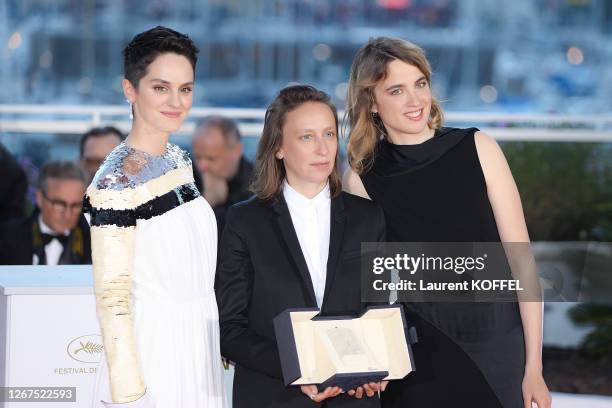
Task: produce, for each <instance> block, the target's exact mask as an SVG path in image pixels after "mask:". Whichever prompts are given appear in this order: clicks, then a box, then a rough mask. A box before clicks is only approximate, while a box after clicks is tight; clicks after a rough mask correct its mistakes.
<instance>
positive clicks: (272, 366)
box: [215, 208, 283, 379]
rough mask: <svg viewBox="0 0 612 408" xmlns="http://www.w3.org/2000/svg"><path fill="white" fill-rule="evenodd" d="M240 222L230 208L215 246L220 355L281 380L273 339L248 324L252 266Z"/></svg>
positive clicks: (278, 358)
mask: <svg viewBox="0 0 612 408" xmlns="http://www.w3.org/2000/svg"><path fill="white" fill-rule="evenodd" d="M240 225H241V223H240V222H239V220H238V219H237V215H236V212H235V209H234V208H230V210H229V211H228V213H227V217H226V224H225V229H224V231H223V234H222V236H221V242H220V245H219V248H220V254H219V263H218V266H217V275H216V278H215V294H216V296H217V305H218V307H219V325H220V327H221V333H220V334H221V354H222V355H223V356H224V357H226V358H228V359H230V360H232V361H234V362H236V363H238V364H240V365H242V366H244V367H246V368H249V369H251V370H254V371H258V372H260V373H263V374H266V375H268V376H271V377H275V378H280V379H282V378H283V375H282V370H281V364H280V357H279V355H278V349H277V346H276V342H274V341H273V340H270V339H267V338H265V337H262V336H260V335H258V334H257V333H254V332H253V331H252V330H251V329H249V327H248V323H249V322H248V314H249V307H250V299H251V293H252V286H253V266H252V264H251V260H250V255H249V248H248V247H247V245H246V243H245V242H244V240H243V238H242V236H241V233H240ZM242 225H244V224H242Z"/></svg>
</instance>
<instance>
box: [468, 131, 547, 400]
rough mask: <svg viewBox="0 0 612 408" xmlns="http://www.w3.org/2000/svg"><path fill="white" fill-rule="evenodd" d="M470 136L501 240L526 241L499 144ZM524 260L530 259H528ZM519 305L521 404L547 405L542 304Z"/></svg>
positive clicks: (518, 201) (481, 136)
mask: <svg viewBox="0 0 612 408" xmlns="http://www.w3.org/2000/svg"><path fill="white" fill-rule="evenodd" d="M474 139H475V143H476V150H477V152H478V157H479V160H480V164H481V167H482V170H483V173H484V176H485V181H486V185H487V194H488V197H489V201H490V202H491V207H492V209H493V214H494V216H495V222H496V223H497V229H498V231H499V236H500V238H501V241H502V242H523V243H527V242H529V234H528V231H527V226H526V224H525V217H524V216H523V207H522V204H521V198H520V195H519V192H518V189H517V187H516V183H515V182H514V178H513V177H512V173H511V171H510V168H509V166H508V163H507V161H506V158H505V157H504V154H503V152H502V150H501V148H500V147H499V145H498V144H497V142H496V141H495V140H494V139H492V138H491V137H490V136H488V135H487V134H485V133H483V132H477V133H476V134H475V136H474ZM524 262H527V263H530V264H531V263H532V262H531V261H530V260H529V259H527V260H524ZM525 267H527V268H528V267H530V265H526V266H525ZM519 309H520V314H521V320H522V323H523V331H524V333H525V350H526V365H525V379H524V381H523V398H524V399H525V406H526V407H527V406H528V407H531V401H532V400H534V401H535V402H536V403H537V404H538V407H539V408H546V407H550V404H551V402H550V401H551V400H550V394H549V392H548V388H547V387H546V384H545V383H544V379H543V377H542V321H543V317H542V315H543V304H542V302H519ZM527 404H528V405H527Z"/></svg>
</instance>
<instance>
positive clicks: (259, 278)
mask: <svg viewBox="0 0 612 408" xmlns="http://www.w3.org/2000/svg"><path fill="white" fill-rule="evenodd" d="M330 215H331V220H330V247H329V257H328V261H327V277H326V285H325V292H324V298H323V305H322V308H321V309H322V314H325V315H346V314H353V315H357V314H359V313H360V312H361V311H362V310H363V305H362V304H361V288H360V270H361V268H360V254H361V242H379V241H383V240H384V239H385V221H384V216H383V213H382V211H381V210H380V208H379V207H377V206H376V205H375V204H374V203H372V202H371V201H369V200H365V199H362V198H359V197H356V196H353V195H350V194H347V193H344V192H343V193H341V194H340V195H339V196H338V197H336V198H332V200H331V211H330ZM220 248H221V249H220V258H219V265H218V268H217V276H216V281H215V289H216V294H217V304H218V307H219V322H220V326H221V354H223V355H224V356H225V357H227V358H228V359H230V360H232V361H234V362H235V363H236V370H235V375H234V389H233V403H234V407H235V408H246V407H253V408H268V407H270V408H272V407H274V408H281V407H287V408H300V407H321V406H326V407H329V408H333V407H378V406H379V400H378V397H376V396H375V397H373V398H367V397H364V398H363V399H361V400H357V399H355V398H354V397H349V396H348V395H339V396H338V397H335V398H332V399H328V400H326V401H325V402H324V403H323V404H317V403H315V402H314V401H311V400H310V399H309V398H308V396H306V395H305V394H304V393H302V392H301V390H300V387H299V386H289V387H285V386H284V384H283V381H282V371H281V365H280V359H279V355H278V351H277V346H276V339H275V335H274V327H273V319H274V317H276V316H277V315H278V314H279V313H281V312H283V311H284V310H286V309H289V308H312V307H317V304H316V300H315V293H314V289H313V286H312V280H311V278H310V274H309V272H308V267H307V266H306V261H305V260H304V256H303V254H302V251H301V248H300V244H299V241H298V238H297V235H296V232H295V229H294V227H293V223H292V221H291V215H290V213H289V208H288V207H287V204H286V202H285V200H284V198H283V197H282V195H281V197H280V198H279V199H278V200H276V201H275V202H272V203H267V202H263V201H262V200H260V199H259V198H257V197H253V198H251V199H249V200H248V201H245V202H242V203H239V204H237V205H235V206H233V207H231V208H230V210H229V212H228V215H227V222H226V227H225V230H224V231H223V235H222V238H221V242H220ZM345 391H348V390H345Z"/></svg>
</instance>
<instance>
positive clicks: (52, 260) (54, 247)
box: [32, 215, 70, 265]
mask: <svg viewBox="0 0 612 408" xmlns="http://www.w3.org/2000/svg"><path fill="white" fill-rule="evenodd" d="M38 225H39V227H40V232H41V233H43V234H50V235H57V232H55V231H53V230H52V229H51V228H49V226H48V225H47V224H45V222H44V221H43V219H42V215H39V216H38ZM64 235H70V231H64ZM62 252H64V246H63V245H62V244H61V243H60V242H59V240H57V239H53V240H51V242H49V243H48V244H47V245H45V257H46V258H47V265H57V263H58V262H59V259H60V257H61V256H62ZM38 264H40V259H38V256H37V255H36V254H34V256H33V257H32V265H38Z"/></svg>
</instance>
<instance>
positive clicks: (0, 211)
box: [0, 144, 28, 222]
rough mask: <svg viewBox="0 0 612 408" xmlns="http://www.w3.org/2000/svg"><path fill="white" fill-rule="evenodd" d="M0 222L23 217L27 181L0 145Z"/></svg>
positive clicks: (19, 167)
mask: <svg viewBox="0 0 612 408" xmlns="http://www.w3.org/2000/svg"><path fill="white" fill-rule="evenodd" d="M0 175H1V177H0V222H2V221H6V220H11V219H15V218H21V217H23V213H24V210H25V197H26V190H27V189H28V179H27V177H26V174H25V172H24V171H23V169H22V168H21V166H19V163H18V162H17V160H15V158H14V157H13V156H12V155H11V154H10V152H9V151H8V150H6V148H5V147H4V146H3V145H2V144H0Z"/></svg>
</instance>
